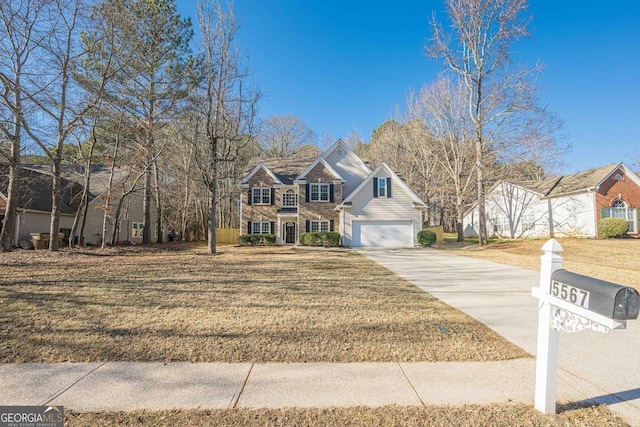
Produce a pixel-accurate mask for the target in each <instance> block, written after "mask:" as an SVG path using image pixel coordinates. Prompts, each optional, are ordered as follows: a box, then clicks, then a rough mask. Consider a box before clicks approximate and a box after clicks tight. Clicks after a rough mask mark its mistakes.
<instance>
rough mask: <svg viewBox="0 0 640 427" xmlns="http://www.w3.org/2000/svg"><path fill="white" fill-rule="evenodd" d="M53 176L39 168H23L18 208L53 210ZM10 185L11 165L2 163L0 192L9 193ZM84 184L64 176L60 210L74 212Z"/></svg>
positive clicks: (0, 165) (67, 212) (0, 167)
mask: <svg viewBox="0 0 640 427" xmlns="http://www.w3.org/2000/svg"><path fill="white" fill-rule="evenodd" d="M52 179H53V176H52V175H51V174H47V173H44V172H42V171H39V170H34V169H27V168H21V169H20V187H19V193H18V208H20V209H30V210H35V211H42V212H51V205H52V203H53V197H52V194H51V185H52ZM8 185H9V166H8V165H6V164H0V193H2V194H3V195H5V196H6V195H7V187H8ZM81 193H82V186H81V185H79V184H77V183H75V182H73V181H70V180H68V179H65V178H62V204H61V208H60V211H61V213H64V214H73V213H75V211H76V208H77V206H78V203H79V195H80V194H81Z"/></svg>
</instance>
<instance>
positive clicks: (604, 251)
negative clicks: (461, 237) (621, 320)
mask: <svg viewBox="0 0 640 427" xmlns="http://www.w3.org/2000/svg"><path fill="white" fill-rule="evenodd" d="M547 240H548V239H527V240H523V239H516V240H497V241H496V240H494V241H491V242H490V243H489V245H487V246H485V247H480V246H479V245H478V244H477V243H475V244H474V243H472V242H465V243H458V242H446V243H440V244H438V245H436V246H435V247H436V248H438V249H440V250H444V251H447V252H450V253H453V254H456V255H463V256H468V257H472V258H479V259H485V260H489V261H495V262H501V263H503V264H510V265H515V266H518V267H524V268H529V269H532V270H540V256H541V255H542V254H543V252H542V249H541V248H542V246H543V245H544V244H545V243H546V241H547ZM556 240H557V241H558V242H559V243H560V245H561V246H562V248H563V249H564V251H563V252H562V253H561V256H562V258H563V259H564V263H563V268H565V269H566V270H569V271H572V272H575V273H580V274H584V275H587V276H592V277H596V278H598V279H602V280H607V281H610V282H614V283H619V284H621V285H624V286H633V287H635V288H636V289H638V290H640V263H639V262H638V259H639V258H640V239H603V240H600V239H578V238H558V239H556Z"/></svg>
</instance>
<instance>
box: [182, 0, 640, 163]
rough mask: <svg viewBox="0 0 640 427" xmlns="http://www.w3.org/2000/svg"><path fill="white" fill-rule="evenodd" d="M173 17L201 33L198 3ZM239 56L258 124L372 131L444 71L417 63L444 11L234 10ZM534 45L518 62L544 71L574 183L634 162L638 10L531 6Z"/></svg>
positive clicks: (243, 4)
mask: <svg viewBox="0 0 640 427" xmlns="http://www.w3.org/2000/svg"><path fill="white" fill-rule="evenodd" d="M177 3H178V11H179V12H180V14H181V15H183V16H190V17H191V18H192V20H193V21H194V25H195V24H196V11H195V2H193V1H187V0H178V2H177ZM234 8H235V11H236V15H237V16H238V17H239V19H240V22H241V28H240V31H239V33H238V35H237V43H238V48H239V49H240V51H241V52H243V53H244V54H246V55H247V56H248V58H249V62H250V66H251V68H252V69H253V72H254V79H255V82H256V83H257V84H258V85H259V86H260V87H261V89H262V91H263V93H264V98H263V99H262V101H261V103H260V113H259V114H260V116H261V117H262V118H266V117H269V116H271V115H273V114H279V115H285V114H293V115H295V116H297V117H299V118H300V119H302V120H303V121H304V122H305V123H306V124H307V126H308V127H309V128H311V129H312V130H313V131H314V132H315V133H316V134H317V135H318V137H320V136H321V135H322V134H324V133H330V134H332V135H334V136H336V137H344V136H345V135H347V134H349V133H351V132H352V131H353V129H354V128H355V129H357V130H358V132H359V134H360V136H361V137H362V139H363V140H365V141H369V136H370V133H371V130H372V129H374V128H376V127H378V126H379V125H380V124H382V123H383V122H384V121H385V120H387V119H390V118H392V117H393V115H394V111H395V109H396V107H397V106H402V105H403V104H404V99H405V95H406V94H407V92H408V91H409V89H410V88H414V89H418V88H420V87H421V86H422V85H424V84H428V83H430V82H433V81H434V80H435V79H436V77H437V75H438V73H439V72H440V71H442V69H443V64H442V62H441V61H438V60H434V59H428V58H426V57H425V56H424V54H423V46H424V42H425V39H426V38H427V37H429V36H430V28H429V25H428V22H429V20H430V18H431V15H432V13H434V12H435V13H436V15H437V17H438V19H439V20H441V21H444V19H445V18H446V16H445V13H444V3H443V1H442V0H437V1H436V0H433V1H431V0H429V1H397V2H393V3H392V2H386V1H385V2H380V1H350V0H348V1H345V0H342V1H335V0H323V1H297V0H236V1H235V2H234ZM530 11H531V12H532V14H533V23H532V25H531V29H532V32H533V37H532V38H531V39H528V40H525V41H523V42H520V43H517V44H515V45H514V56H515V57H516V58H517V59H518V60H519V61H520V62H525V63H527V64H530V65H533V64H534V63H535V62H536V61H537V60H540V61H542V63H543V64H544V66H545V70H544V72H543V75H542V86H543V88H542V91H541V92H540V95H541V100H542V102H543V103H544V104H546V105H548V107H549V109H550V110H551V111H554V112H555V113H556V114H557V115H558V116H559V117H560V118H562V119H563V120H564V121H565V128H564V132H565V133H566V134H567V135H568V141H569V142H570V143H571V144H572V145H573V148H572V151H571V152H570V153H569V154H568V156H567V158H566V164H567V166H566V168H565V170H563V171H561V172H564V173H573V172H577V171H580V170H584V169H588V168H591V167H597V166H602V165H605V164H609V163H615V162H620V161H624V162H626V163H628V164H630V163H632V161H633V159H634V158H638V157H640V2H638V1H636V0H618V1H614V2H604V3H603V2H595V1H584V0H582V1H577V0H560V1H558V0H556V1H554V2H551V1H535V0H532V1H530Z"/></svg>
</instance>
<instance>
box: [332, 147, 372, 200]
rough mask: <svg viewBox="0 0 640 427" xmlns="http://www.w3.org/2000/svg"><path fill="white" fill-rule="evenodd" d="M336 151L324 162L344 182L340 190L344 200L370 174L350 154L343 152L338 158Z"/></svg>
mask: <svg viewBox="0 0 640 427" xmlns="http://www.w3.org/2000/svg"><path fill="white" fill-rule="evenodd" d="M336 151H337V150H333V151H332V152H331V153H329V155H328V156H327V157H326V158H324V160H325V161H326V162H327V163H329V165H331V167H332V168H333V169H334V170H335V171H336V172H338V174H340V176H341V177H342V178H343V179H344V180H345V181H346V184H345V185H344V187H343V190H342V198H343V199H346V198H347V196H348V195H349V194H351V192H352V191H353V190H355V189H356V188H357V187H358V186H359V185H360V184H361V183H362V181H364V179H365V178H366V177H367V176H369V174H370V173H371V172H370V171H368V170H366V169H365V168H364V167H363V165H362V162H361V161H360V160H359V159H358V158H357V157H356V155H355V154H353V153H352V152H350V151H348V150H344V154H343V155H342V156H338V155H337V154H336Z"/></svg>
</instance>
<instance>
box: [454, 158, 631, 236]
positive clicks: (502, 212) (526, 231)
mask: <svg viewBox="0 0 640 427" xmlns="http://www.w3.org/2000/svg"><path fill="white" fill-rule="evenodd" d="M486 200H487V203H486V218H487V234H488V235H489V236H498V237H509V238H516V237H554V236H581V237H596V236H597V223H598V221H599V220H600V219H601V218H607V217H618V218H624V219H625V220H627V221H628V222H629V234H630V235H638V231H639V228H638V226H639V225H640V224H639V223H638V222H639V221H638V220H639V219H640V177H638V175H636V174H635V173H633V172H632V171H631V170H630V169H629V168H628V167H627V166H626V165H625V164H624V163H618V164H612V165H607V166H603V167H600V168H596V169H590V170H587V171H584V172H579V173H576V174H573V175H566V176H562V177H560V178H550V179H547V180H544V181H500V182H498V183H497V184H496V185H494V187H493V188H492V189H491V191H489V192H488V193H487V198H486ZM464 227H465V236H467V237H472V236H477V235H478V234H477V230H478V209H477V207H474V208H472V209H471V210H470V211H469V212H468V213H467V214H466V215H465V217H464Z"/></svg>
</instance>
